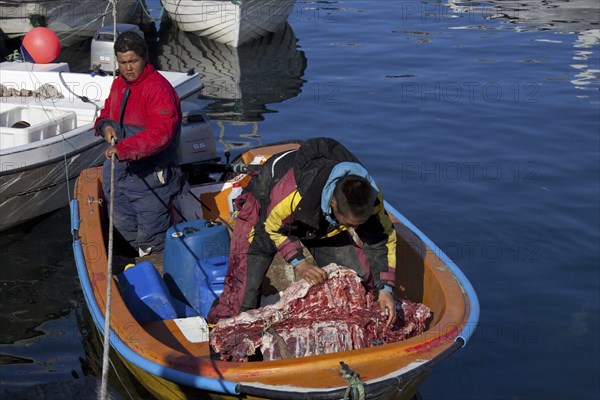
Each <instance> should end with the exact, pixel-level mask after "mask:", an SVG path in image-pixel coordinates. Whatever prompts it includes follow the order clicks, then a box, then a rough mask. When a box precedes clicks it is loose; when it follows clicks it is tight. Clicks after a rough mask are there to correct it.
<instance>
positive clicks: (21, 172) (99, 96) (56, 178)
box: [0, 62, 201, 230]
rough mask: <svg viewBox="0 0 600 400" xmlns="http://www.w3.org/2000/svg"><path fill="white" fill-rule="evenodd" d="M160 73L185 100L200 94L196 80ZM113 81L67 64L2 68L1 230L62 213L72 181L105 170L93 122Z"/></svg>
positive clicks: (9, 64) (101, 144)
mask: <svg viewBox="0 0 600 400" xmlns="http://www.w3.org/2000/svg"><path fill="white" fill-rule="evenodd" d="M160 72H161V74H163V75H164V76H165V77H166V78H167V79H168V80H169V82H171V84H172V85H173V87H175V89H176V90H177V93H178V94H179V96H180V98H182V99H184V98H186V97H188V96H190V95H191V94H192V93H194V92H197V91H198V90H200V88H201V82H200V78H199V76H198V74H197V73H196V74H185V73H181V72H164V71H160ZM112 81H113V77H112V76H99V75H95V76H92V75H91V74H84V73H71V72H69V66H68V65H67V64H65V63H54V64H31V63H20V62H3V63H0V83H1V84H2V86H3V87H2V89H1V91H2V93H0V95H2V97H0V105H1V107H0V139H1V143H0V165H1V166H2V167H1V170H0V216H1V218H0V230H5V229H8V228H11V227H13V226H16V225H18V224H20V223H22V222H25V221H27V220H30V219H32V218H35V217H37V216H41V215H43V214H46V213H48V212H51V211H54V210H57V209H58V208H61V207H64V206H66V205H67V204H68V203H69V200H70V196H71V189H72V188H73V186H72V185H73V182H74V180H75V178H77V177H78V176H79V174H80V173H81V171H83V170H84V169H86V168H89V167H91V166H95V165H99V164H100V163H102V161H103V160H104V150H105V149H106V145H105V144H104V141H103V140H102V139H101V138H99V137H97V136H95V135H94V133H93V122H94V120H95V118H96V116H97V114H98V112H99V110H100V108H101V107H102V106H103V105H104V100H105V99H106V97H107V96H108V93H109V91H110V86H111V84H112ZM44 88H49V89H50V90H45V89H44ZM27 91H31V92H29V93H30V94H34V95H30V96H14V95H13V96H9V97H7V96H6V95H7V94H9V92H10V94H15V92H21V94H22V95H26V94H28V93H27ZM51 92H54V93H51ZM36 94H37V95H36ZM52 94H53V95H52ZM24 122H25V123H24ZM90 201H97V199H91V200H90Z"/></svg>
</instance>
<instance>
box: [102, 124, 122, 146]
mask: <svg viewBox="0 0 600 400" xmlns="http://www.w3.org/2000/svg"><path fill="white" fill-rule="evenodd" d="M102 135H103V136H104V141H105V142H106V143H108V144H113V140H114V142H115V143H116V142H117V140H118V139H119V138H118V137H117V131H115V128H113V127H112V126H111V125H109V124H106V125H105V126H104V129H102Z"/></svg>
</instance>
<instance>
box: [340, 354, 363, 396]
mask: <svg viewBox="0 0 600 400" xmlns="http://www.w3.org/2000/svg"><path fill="white" fill-rule="evenodd" d="M340 366H341V368H340V375H342V378H344V379H345V380H347V381H348V387H347V388H346V392H345V393H344V398H343V400H365V399H366V396H365V386H364V385H363V383H362V382H361V380H360V378H359V377H358V374H357V373H356V372H355V371H353V370H352V368H350V367H349V366H348V365H347V364H346V363H344V362H343V361H340Z"/></svg>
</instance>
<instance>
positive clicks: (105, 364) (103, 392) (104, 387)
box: [98, 140, 115, 400]
mask: <svg viewBox="0 0 600 400" xmlns="http://www.w3.org/2000/svg"><path fill="white" fill-rule="evenodd" d="M114 145H115V141H114V140H112V142H111V146H114ZM114 199H115V154H114V153H113V154H112V155H111V157H110V201H109V203H108V214H109V217H108V263H107V268H106V270H107V271H106V309H105V311H104V347H103V352H102V381H101V386H100V395H99V397H98V398H99V399H100V400H104V399H106V394H107V386H108V354H109V350H110V299H111V291H112V280H113V279H112V259H113V240H114V239H113V212H114Z"/></svg>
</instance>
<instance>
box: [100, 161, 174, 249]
mask: <svg viewBox="0 0 600 400" xmlns="http://www.w3.org/2000/svg"><path fill="white" fill-rule="evenodd" d="M110 169H111V161H110V160H106V161H105V162H104V165H103V168H102V188H103V189H104V193H105V195H106V198H107V200H109V201H110V191H111V181H110ZM163 175H164V177H165V183H164V184H163V183H161V182H160V181H159V179H158V176H157V172H156V171H155V169H154V167H150V168H146V169H144V170H142V171H135V172H132V171H130V170H128V163H127V162H123V161H117V160H115V181H114V185H115V186H114V211H113V223H114V227H115V228H116V230H117V231H118V232H119V234H121V236H123V238H124V239H125V240H127V242H129V244H130V245H131V246H132V247H133V248H134V249H136V250H138V248H141V249H142V250H144V251H146V250H147V249H148V248H151V249H152V252H157V251H159V252H160V251H162V250H163V248H164V240H165V233H166V231H167V229H168V228H169V226H170V225H171V199H172V197H173V195H177V194H179V193H181V190H180V189H181V187H182V179H183V178H182V172H181V169H180V168H179V167H178V166H176V165H170V166H168V167H166V168H164V171H163Z"/></svg>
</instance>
